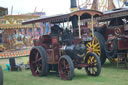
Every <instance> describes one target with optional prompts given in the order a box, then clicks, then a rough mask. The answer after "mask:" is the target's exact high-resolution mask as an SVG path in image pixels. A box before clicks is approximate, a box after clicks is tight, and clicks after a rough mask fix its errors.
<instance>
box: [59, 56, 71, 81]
mask: <svg viewBox="0 0 128 85" xmlns="http://www.w3.org/2000/svg"><path fill="white" fill-rule="evenodd" d="M69 71H70V66H69V63H68V61H67V60H66V59H64V58H62V59H61V60H60V63H59V74H60V76H61V78H62V79H64V80H67V79H68V76H69Z"/></svg>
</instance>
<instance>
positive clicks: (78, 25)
mask: <svg viewBox="0 0 128 85" xmlns="http://www.w3.org/2000/svg"><path fill="white" fill-rule="evenodd" d="M78 28H79V38H81V30H80V16H78Z"/></svg>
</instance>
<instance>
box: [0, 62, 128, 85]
mask: <svg viewBox="0 0 128 85" xmlns="http://www.w3.org/2000/svg"><path fill="white" fill-rule="evenodd" d="M17 60H20V59H17ZM2 61H4V62H6V61H7V60H2ZM0 62H1V60H0ZM4 64H5V63H4ZM4 64H3V65H2V67H3V69H4V68H5V65H4ZM3 73H4V85H128V69H125V68H122V67H121V68H117V67H116V65H114V64H110V63H108V62H107V63H105V65H103V67H102V72H101V74H100V76H98V77H91V76H87V74H86V72H85V70H84V69H82V70H77V69H75V77H74V78H73V80H71V81H64V80H61V79H60V78H59V77H58V75H57V74H56V73H50V74H49V75H48V76H46V77H34V76H32V74H31V72H30V70H27V71H19V72H7V71H3Z"/></svg>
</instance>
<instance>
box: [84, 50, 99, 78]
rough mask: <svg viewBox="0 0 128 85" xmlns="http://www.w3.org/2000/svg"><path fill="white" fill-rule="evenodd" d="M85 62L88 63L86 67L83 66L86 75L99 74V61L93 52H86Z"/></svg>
mask: <svg viewBox="0 0 128 85" xmlns="http://www.w3.org/2000/svg"><path fill="white" fill-rule="evenodd" d="M85 63H86V64H88V67H85V70H86V72H87V74H88V75H90V76H98V75H99V74H100V72H101V62H100V60H99V58H98V56H97V55H96V54H95V53H91V52H90V53H88V54H87V56H86V58H85Z"/></svg>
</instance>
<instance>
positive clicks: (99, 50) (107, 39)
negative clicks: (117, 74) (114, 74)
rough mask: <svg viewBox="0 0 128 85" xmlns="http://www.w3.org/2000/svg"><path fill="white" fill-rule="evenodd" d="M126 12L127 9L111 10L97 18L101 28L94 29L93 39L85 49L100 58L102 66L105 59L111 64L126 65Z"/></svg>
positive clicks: (127, 56) (127, 49)
mask: <svg viewBox="0 0 128 85" xmlns="http://www.w3.org/2000/svg"><path fill="white" fill-rule="evenodd" d="M127 12H128V9H127V8H119V9H113V10H111V11H106V12H104V13H103V15H102V16H101V17H100V18H97V20H98V21H99V24H101V26H99V27H94V28H95V32H94V38H93V40H92V41H91V42H88V43H87V47H88V48H89V49H92V50H93V51H92V52H94V53H96V54H97V55H98V56H100V60H101V63H102V64H103V63H104V62H105V60H106V58H108V59H109V60H110V62H112V63H125V64H126V65H127V63H128V44H127V43H128V13H127ZM93 42H94V43H93ZM96 45H97V47H95V46H96ZM87 51H88V52H90V51H89V50H87Z"/></svg>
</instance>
